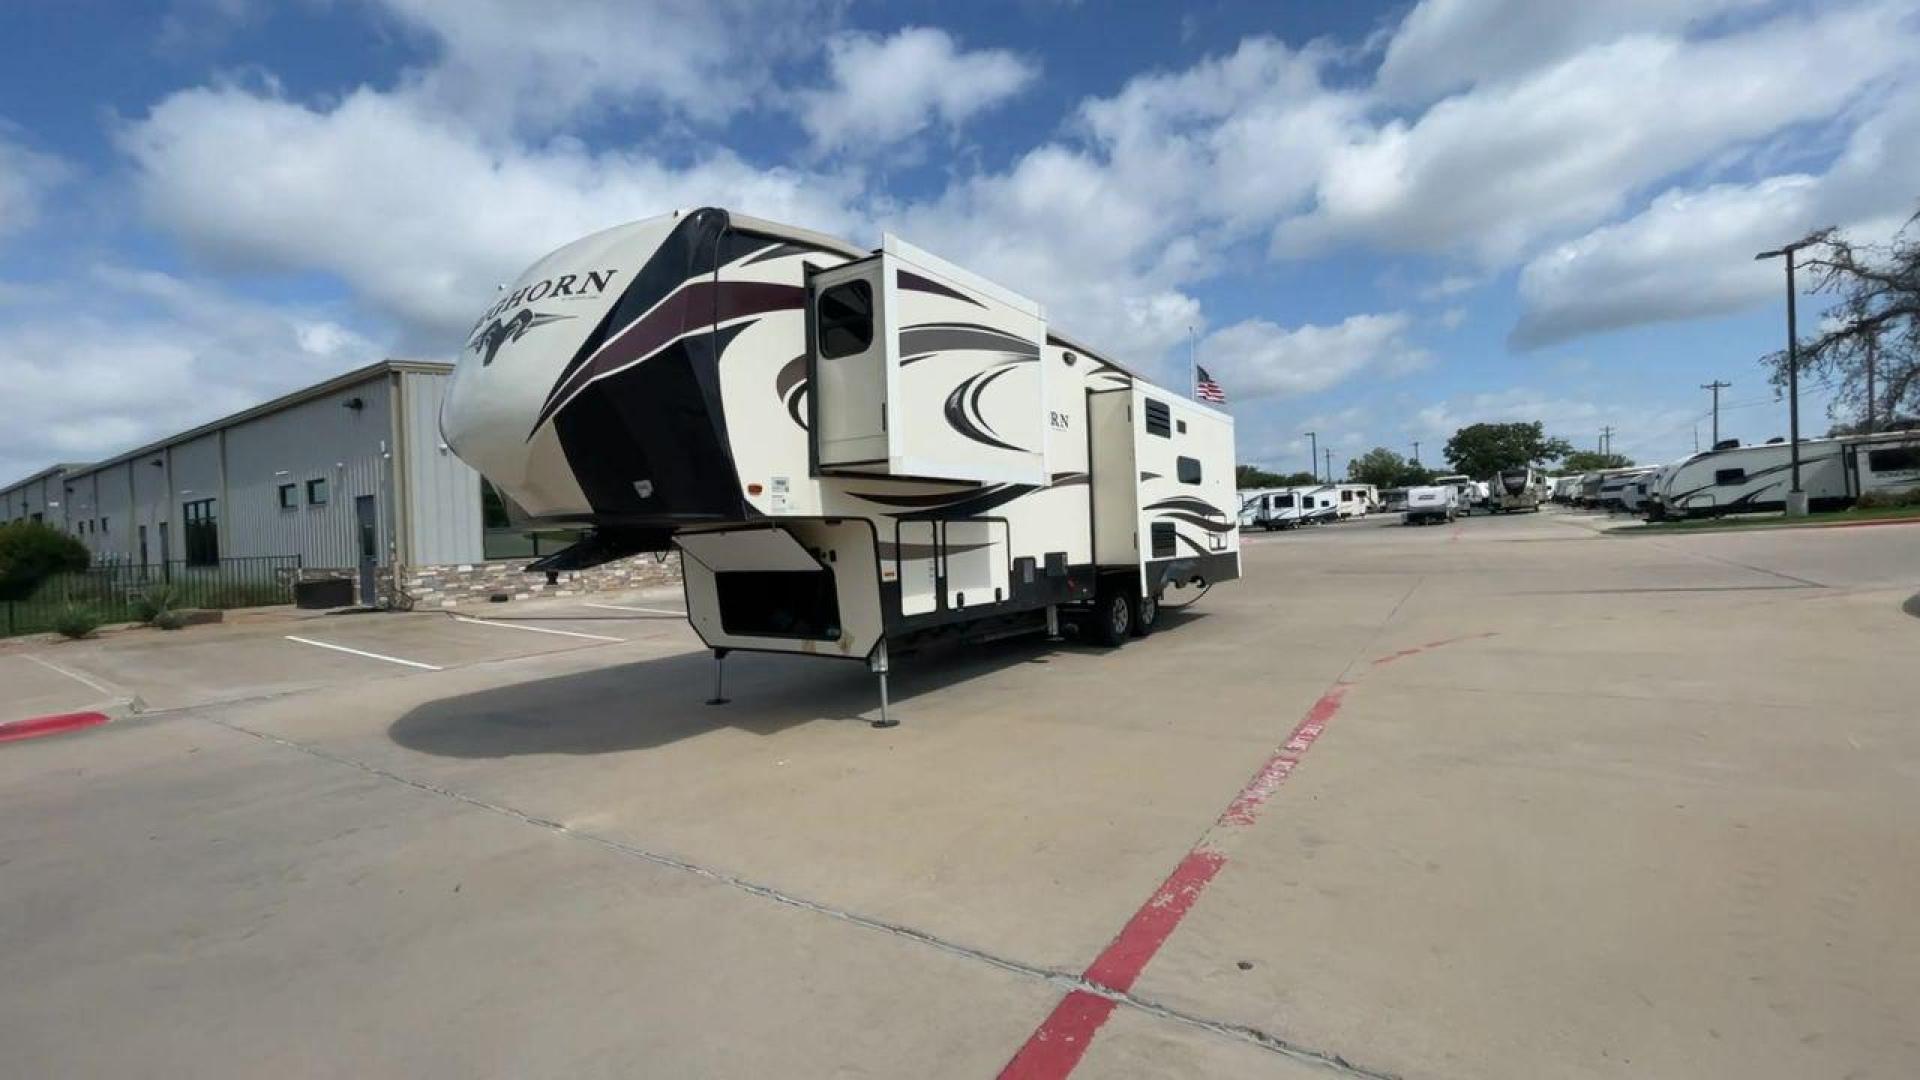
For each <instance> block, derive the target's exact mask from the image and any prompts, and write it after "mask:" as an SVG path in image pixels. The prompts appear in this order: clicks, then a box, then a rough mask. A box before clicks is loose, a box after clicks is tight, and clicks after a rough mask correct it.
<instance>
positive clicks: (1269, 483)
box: [1233, 465, 1319, 491]
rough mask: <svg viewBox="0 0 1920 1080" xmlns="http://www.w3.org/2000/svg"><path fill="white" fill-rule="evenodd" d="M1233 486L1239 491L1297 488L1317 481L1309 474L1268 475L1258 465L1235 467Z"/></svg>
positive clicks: (1268, 473)
mask: <svg viewBox="0 0 1920 1080" xmlns="http://www.w3.org/2000/svg"><path fill="white" fill-rule="evenodd" d="M1233 482H1234V486H1235V487H1237V488H1239V489H1240V490H1241V491H1250V490H1252V489H1254V488H1277V487H1299V486H1301V485H1303V484H1314V483H1318V482H1319V481H1318V480H1317V479H1316V478H1315V477H1314V475H1313V474H1312V473H1310V472H1295V473H1284V474H1283V473H1270V472H1268V471H1267V470H1265V469H1263V468H1261V467H1260V466H1258V465H1237V466H1235V467H1234V470H1233Z"/></svg>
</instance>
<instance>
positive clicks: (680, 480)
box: [441, 209, 1240, 722]
mask: <svg viewBox="0 0 1920 1080" xmlns="http://www.w3.org/2000/svg"><path fill="white" fill-rule="evenodd" d="M441 430H442V433H443V434H444V435H445V437H446V440H447V443H448V445H449V446H450V447H451V448H452V449H453V451H454V452H455V453H456V454H458V455H459V456H460V457H461V458H462V459H463V460H465V461H466V462H467V463H468V464H470V465H472V466H474V467H475V468H476V469H478V470H479V471H480V473H481V474H482V475H483V476H485V477H487V479H488V480H489V481H491V482H492V483H493V485H494V486H495V487H496V488H497V489H499V490H500V492H501V493H502V495H503V496H504V497H505V499H506V500H508V501H509V502H510V503H511V504H512V507H513V512H514V513H515V514H516V515H518V516H520V517H521V518H523V519H525V520H527V521H530V522H534V523H539V524H546V525H566V526H571V527H583V526H584V527H588V528H590V529H591V530H592V532H591V534H590V536H589V538H588V539H587V540H585V541H583V542H582V543H581V544H579V545H576V546H575V547H573V548H569V549H567V550H566V551H563V552H561V553H559V554H558V555H555V556H552V557H549V558H547V559H544V560H541V561H540V562H536V563H534V564H532V566H530V567H529V568H528V569H529V570H535V571H540V570H565V569H573V568H577V567H582V566H590V565H594V564H596V563H598V562H605V561H608V560H610V559H614V558H618V557H621V556H623V555H628V554H633V553H638V552H645V551H666V550H670V549H677V550H678V551H679V552H680V553H681V555H682V566H683V569H684V577H685V592H686V602H687V610H688V618H689V621H690V622H691V623H692V624H693V627H694V629H695V631H696V632H697V633H698V634H699V635H700V637H701V640H702V641H704V642H705V643H706V644H707V645H708V646H709V647H710V648H712V649H713V651H714V655H715V660H716V666H715V681H716V693H715V695H714V697H715V700H720V699H721V694H720V693H719V692H718V689H717V687H718V683H719V674H720V670H721V668H720V661H721V660H723V659H724V657H725V656H726V655H727V654H728V653H730V652H732V651H736V650H744V651H765V652H785V653H799V654H805V655H811V656H828V657H838V658H843V659H850V660H859V661H864V662H865V663H866V664H867V665H868V666H869V668H870V669H871V670H872V671H874V672H875V673H876V674H878V675H880V677H881V679H880V687H881V719H882V722H885V721H886V719H887V717H886V699H885V694H886V678H885V676H886V672H887V667H888V652H889V648H890V647H891V648H893V649H898V648H900V647H901V646H905V645H910V644H913V643H917V642H919V641H922V640H925V639H929V638H933V637H940V636H951V635H956V634H964V635H969V636H985V635H989V634H997V633H1003V632H1012V631H1017V630H1026V629H1038V628H1041V627H1043V626H1046V627H1051V626H1053V625H1056V624H1057V621H1058V619H1059V618H1060V617H1061V616H1063V615H1064V616H1066V617H1068V618H1070V619H1073V620H1074V621H1076V622H1078V623H1079V624H1080V625H1081V626H1082V627H1083V629H1084V630H1085V632H1086V634H1087V636H1089V637H1090V638H1092V639H1094V640H1096V641H1099V642H1101V643H1103V644H1106V645H1109V646H1112V645H1118V644H1120V643H1121V642H1123V641H1124V640H1126V638H1127V637H1128V636H1130V635H1132V636H1139V635H1143V634H1144V633H1146V632H1147V631H1150V630H1151V629H1152V628H1153V626H1154V625H1155V623H1156V621H1157V615H1158V610H1159V600H1160V598H1161V596H1162V595H1163V594H1164V593H1165V592H1166V591H1167V590H1168V589H1170V588H1179V587H1183V586H1188V585H1207V584H1213V583H1216V582H1220V581H1226V580H1230V579H1232V578H1236V577H1238V576H1239V573H1240V556H1239V537H1238V532H1237V530H1236V528H1235V524H1234V521H1233V519H1232V518H1231V517H1229V513H1230V510H1231V508H1233V507H1234V506H1235V505H1236V504H1235V500H1234V492H1233V477H1234V453H1233V420H1232V418H1231V417H1229V416H1227V415H1226V414H1224V413H1221V412H1218V411H1216V410H1214V409H1210V408H1207V407H1205V406H1203V405H1199V404H1197V403H1195V402H1192V401H1188V400H1185V399H1184V398H1183V397H1181V396H1180V395H1178V394H1175V393H1171V392H1167V391H1163V390H1161V389H1159V388H1158V387H1154V386H1152V385H1151V384H1149V383H1147V382H1145V381H1144V380H1141V379H1139V378H1137V377H1135V376H1134V375H1133V374H1132V373H1131V372H1128V371H1127V370H1126V369H1124V368H1122V367H1121V366H1119V365H1118V364H1116V363H1114V362H1112V361H1110V360H1107V359H1104V358H1102V357H1100V356H1099V355H1098V354H1097V353H1095V352H1093V351H1092V350H1090V349H1088V348H1086V347H1085V346H1082V345H1080V344H1079V343H1077V342H1075V341H1073V340H1071V339H1069V338H1066V337H1063V336H1061V335H1059V334H1058V333H1056V332H1053V331H1051V330H1050V329H1049V328H1048V327H1047V325H1046V321H1045V316H1044V314H1043V313H1042V312H1041V310H1040V308H1039V307H1038V305H1035V304H1033V303H1032V302H1030V301H1028V300H1026V299H1024V298H1022V297H1020V296H1018V295H1016V294H1014V293H1011V292H1009V291H1007V290H1005V289H1002V288H1000V287H999V286H997V285H994V284H993V283H991V282H988V281H985V280H984V279H981V278H979V277H976V276H975V275H973V274H970V273H968V272H967V271H965V270H962V269H960V268H959V267H957V266H954V265H952V264H950V263H948V262H946V261H945V260H942V259H939V258H937V257H935V256H933V255H930V254H928V253H926V252H922V251H919V250H917V249H915V248H913V247H911V246H910V245H907V244H905V243H902V242H901V241H899V240H896V239H894V238H892V237H887V238H886V240H885V242H884V243H883V244H882V246H881V247H880V249H879V250H876V251H871V252H868V251H862V250H860V249H858V248H854V247H851V246H849V245H847V244H845V243H842V242H840V241H838V240H834V239H832V238H830V237H826V236H822V235H820V234H817V233H813V232H809V231H806V230H803V229H796V228H792V227H789V226H784V225H778V224H774V223H772V222H767V221H761V220H758V219H754V218H749V217H745V216H743V215H738V214H732V213H729V212H728V211H725V210H720V209H701V210H692V211H684V212H679V213H675V214H671V215H667V216H663V217H658V218H653V219H649V220H646V221H640V222H634V223H632V224H628V225H622V226H619V227H617V228H613V229H609V230H606V231H605V232H601V233H596V234H594V235H593V236H589V237H586V238H585V239H582V240H578V241H575V242H574V243H572V244H569V245H567V246H566V247H564V248H561V249H560V250H558V251H556V252H554V253H553V254H551V255H549V256H547V257H546V258H544V259H542V260H541V261H539V262H538V263H536V264H534V266H533V267H532V268H531V269H529V270H528V271H527V272H526V274H524V275H523V276H522V277H521V279H520V280H519V281H518V282H517V283H516V284H515V285H514V286H513V288H512V290H511V291H510V292H509V293H507V294H506V296H505V297H504V298H503V299H501V300H500V301H499V302H497V303H496V304H494V305H493V306H492V307H491V308H489V309H488V311H487V312H486V314H485V315H483V316H482V317H481V319H480V321H479V322H478V323H476V325H475V327H474V331H473V334H472V337H471V338H470V340H469V341H468V344H467V348H466V349H465V350H464V351H463V353H462V355H461V358H460V362H459V364H458V366H457V367H456V370H455V373H454V376H453V381H452V384H451V385H450V386H449V388H448V392H447V398H446V402H445V405H444V407H443V410H442V414H441Z"/></svg>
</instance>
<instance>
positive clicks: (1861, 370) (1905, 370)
mask: <svg viewBox="0 0 1920 1080" xmlns="http://www.w3.org/2000/svg"><path fill="white" fill-rule="evenodd" d="M1917 223H1920V213H1916V214H1914V215H1913V216H1912V217H1910V218H1908V219H1907V222H1906V224H1905V225H1903V226H1901V228H1900V230H1899V231H1898V232H1895V233H1894V234H1893V236H1892V237H1891V238H1889V239H1888V240H1887V242H1885V243H1881V244H1875V243H1862V242H1857V241H1855V240H1852V239H1850V238H1848V237H1847V236H1845V235H1843V234H1841V233H1837V232H1828V233H1825V234H1822V235H1819V240H1818V242H1817V243H1815V244H1813V245H1812V246H1811V247H1808V248H1805V249H1803V250H1802V251H1801V252H1800V255H1799V258H1798V259H1797V260H1796V261H1797V263H1798V265H1799V267H1800V268H1801V269H1803V270H1804V271H1806V273H1807V275H1808V279H1809V280H1810V281H1811V282H1812V286H1813V290H1812V291H1814V292H1817V293H1826V294H1829V295H1831V296H1834V297H1836V298H1837V300H1836V303H1835V304H1834V305H1833V306H1832V307H1831V308H1828V309H1827V311H1826V314H1825V317H1824V318H1823V319H1821V320H1819V322H1818V323H1817V325H1819V326H1820V327H1821V328H1822V329H1821V332H1820V333H1819V334H1818V335H1816V336H1814V337H1813V338H1810V339H1807V340H1803V341H1801V342H1800V343H1799V345H1800V349H1799V351H1800V375H1801V377H1802V378H1803V379H1806V378H1813V379H1815V380H1820V381H1825V382H1827V383H1828V384H1829V385H1830V386H1832V388H1833V391H1834V397H1833V404H1832V405H1831V406H1830V407H1829V409H1828V413H1829V415H1830V416H1832V418H1833V419H1835V420H1838V421H1841V422H1842V423H1844V424H1847V425H1848V426H1850V427H1854V428H1855V429H1856V430H1866V429H1880V428H1883V427H1884V424H1883V423H1882V422H1883V421H1884V420H1886V418H1888V417H1890V416H1896V415H1899V414H1901V413H1907V414H1909V415H1911V414H1913V413H1915V412H1920V229H1916V228H1915V226H1916V224H1917ZM1760 362H1761V364H1762V365H1764V366H1765V367H1767V369H1768V372H1769V376H1770V378H1771V379H1772V382H1773V385H1774V387H1775V388H1776V389H1780V390H1784V389H1786V386H1787V354H1786V350H1784V349H1782V350H1780V351H1779V352H1775V353H1772V354H1770V355H1768V356H1765V357H1762V358H1761V361H1760ZM1869 387H1871V391H1869Z"/></svg>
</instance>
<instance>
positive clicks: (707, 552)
mask: <svg viewBox="0 0 1920 1080" xmlns="http://www.w3.org/2000/svg"><path fill="white" fill-rule="evenodd" d="M677 539H678V542H679V544H680V549H681V551H682V552H683V553H684V555H685V557H686V558H688V559H691V560H693V561H694V562H695V563H697V564H698V567H697V568H696V570H695V571H694V572H690V573H689V575H688V579H689V581H688V584H689V586H690V587H689V592H688V596H689V602H690V603H693V589H692V588H691V586H692V585H693V583H694V576H695V573H696V572H697V573H698V575H699V576H700V577H702V578H706V579H708V580H710V582H711V589H712V592H711V594H708V593H707V589H706V588H705V587H703V588H702V589H701V590H700V592H701V593H702V594H703V596H702V600H703V601H704V600H707V599H708V597H709V596H710V600H711V603H712V605H713V608H709V609H708V610H709V611H711V610H713V609H714V608H717V610H718V614H719V617H720V628H721V629H722V630H723V631H725V633H726V634H727V635H728V636H729V637H736V638H737V637H756V638H791V639H801V640H808V641H834V640H837V639H838V638H839V637H840V604H839V597H838V590H837V587H836V583H835V581H834V575H833V571H832V570H831V569H830V568H828V567H827V566H825V565H823V564H822V563H821V562H820V560H819V559H817V558H815V557H814V555H813V554H812V553H811V552H809V551H808V550H807V549H806V548H805V547H803V546H801V544H800V542H799V541H797V540H795V539H794V538H793V536H792V535H790V534H789V533H787V532H786V531H785V530H783V529H739V530H732V531H728V532H710V533H686V534H682V535H681V536H679V537H678V538H677ZM705 584H706V583H705V582H702V585H703V586H704V585H705Z"/></svg>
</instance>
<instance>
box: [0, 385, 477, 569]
mask: <svg viewBox="0 0 1920 1080" xmlns="http://www.w3.org/2000/svg"><path fill="white" fill-rule="evenodd" d="M452 371H453V368H452V365H449V364H436V363H427V362H418V361H401V360H386V361H382V362H381V363H378V364H374V365H372V366H369V367H365V368H361V369H359V370H357V371H351V372H348V373H347V374H345V375H341V376H339V377H338V378H335V379H330V380H328V381H327V382H324V383H321V384H319V385H317V386H312V387H308V388H307V389H304V390H300V391H297V392H295V393H292V394H288V395H286V396H285V397H282V398H278V399H276V400H273V401H269V402H267V403H266V404H263V405H259V406H256V407H254V408H251V409H248V410H246V411H244V412H240V413H236V414H234V415H233V416H229V417H226V418H225V419H221V420H216V421H214V422H213V423H210V424H205V425H202V426H201V427H197V428H194V429H193V430H191V431H186V432H182V433H181V434H179V435H175V436H172V437H171V438H167V439H162V440H160V441H158V442H155V443H152V444H150V445H147V446H143V447H140V448H139V449H137V450H131V451H128V452H127V453H124V454H121V455H119V456H117V457H113V458H109V459H107V460H105V461H101V462H97V463H94V464H91V465H58V466H54V467H52V468H49V469H46V470H43V471H42V472H39V473H36V474H34V475H33V476H30V477H28V478H26V479H24V480H22V481H20V482H18V483H15V484H13V485H10V486H8V487H6V488H4V489H0V521H13V520H18V519H21V518H30V519H32V518H37V519H40V520H44V521H46V522H47V523H49V524H52V525H56V526H59V527H61V528H64V529H66V530H67V531H68V532H70V533H72V534H74V535H75V536H77V537H79V539H80V541H81V542H82V543H84V544H86V546H87V547H88V548H89V549H90V550H91V551H92V552H93V554H94V561H95V562H96V563H120V564H133V565H140V566H147V565H156V566H157V565H164V564H167V563H174V562H179V563H185V564H186V565H188V566H194V565H202V566H205V565H214V564H217V563H219V562H220V561H221V560H223V559H235V558H246V557H253V556H282V557H285V556H297V557H298V558H299V560H300V564H301V566H302V567H303V568H305V569H338V570H350V571H354V576H355V577H357V578H358V579H359V582H360V594H361V598H362V602H363V603H370V602H372V599H373V597H374V596H375V595H376V592H377V591H378V586H377V582H379V581H381V580H385V579H389V578H390V576H391V575H394V574H397V573H398V572H400V571H401V570H402V569H403V568H406V567H419V566H433V565H445V564H455V563H474V562H479V561H480V559H481V542H482V521H481V500H480V476H479V474H478V473H476V472H474V471H473V470H472V469H470V468H468V467H467V466H466V465H464V464H462V463H461V462H460V460H459V459H458V458H456V457H454V456H453V454H452V452H451V451H449V450H448V449H447V447H446V445H445V444H444V443H442V442H441V441H440V434H439V415H440V400H441V398H442V396H443V395H444V394H445V392H446V386H447V380H448V378H449V377H450V376H451V374H452Z"/></svg>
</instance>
